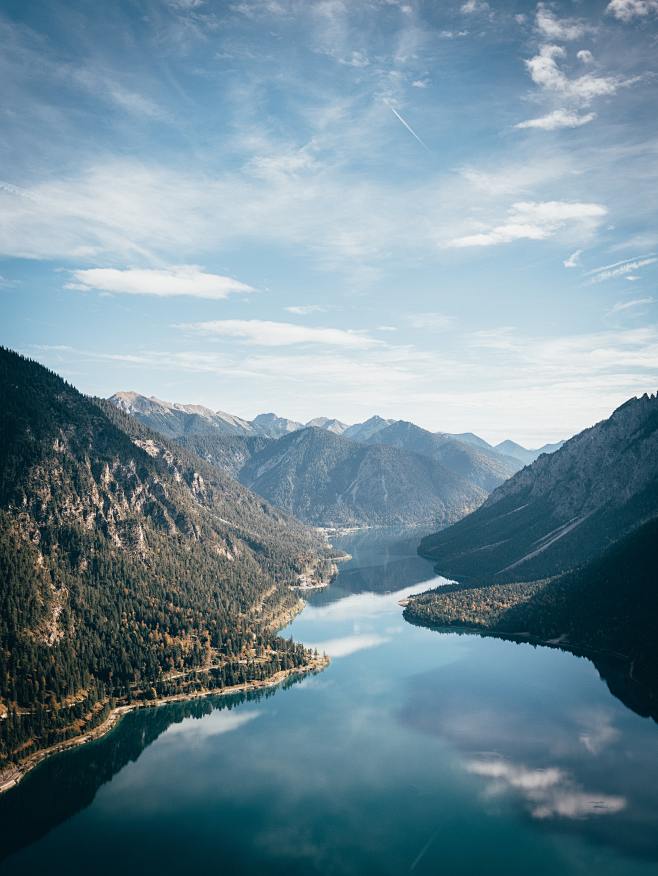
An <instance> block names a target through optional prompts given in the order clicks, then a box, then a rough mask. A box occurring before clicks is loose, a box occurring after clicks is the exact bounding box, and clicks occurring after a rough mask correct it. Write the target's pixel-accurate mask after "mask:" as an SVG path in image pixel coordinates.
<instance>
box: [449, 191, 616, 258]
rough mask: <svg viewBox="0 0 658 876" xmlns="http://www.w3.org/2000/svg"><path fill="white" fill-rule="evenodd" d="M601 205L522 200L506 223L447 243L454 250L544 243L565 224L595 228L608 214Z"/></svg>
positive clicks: (513, 208) (514, 207) (510, 212)
mask: <svg viewBox="0 0 658 876" xmlns="http://www.w3.org/2000/svg"><path fill="white" fill-rule="evenodd" d="M606 213H607V210H606V208H605V207H604V206H602V205H601V204H588V203H580V202H571V201H544V202H533V201H527V202H522V201H519V202H518V203H516V204H513V205H512V207H511V209H510V211H509V213H508V216H507V218H506V220H505V222H503V223H501V224H500V225H495V226H493V227H492V228H487V229H484V230H482V231H479V232H478V233H476V234H467V235H464V236H462V237H456V238H454V239H453V240H451V241H450V242H449V243H448V246H451V247H458V248H461V247H470V246H495V245H497V244H501V243H512V242H513V241H515V240H545V239H546V238H547V237H552V236H553V235H554V234H556V233H557V232H558V231H559V230H560V229H561V228H563V227H564V226H565V225H566V224H570V223H580V224H581V225H583V226H589V227H592V225H596V224H598V222H600V221H601V220H602V219H603V217H604V216H605V215H606Z"/></svg>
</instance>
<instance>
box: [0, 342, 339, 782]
mask: <svg viewBox="0 0 658 876" xmlns="http://www.w3.org/2000/svg"><path fill="white" fill-rule="evenodd" d="M0 387H1V389H2V398H3V417H2V421H1V424H0V654H2V667H3V672H2V673H0V703H2V705H3V708H4V709H6V710H7V717H6V718H5V719H4V720H2V721H0V766H1V765H2V761H3V760H8V759H11V758H12V757H17V756H18V752H20V753H21V754H20V756H25V755H26V754H29V753H30V751H34V750H35V748H44V747H47V745H49V744H52V743H53V742H57V741H60V740H61V739H63V738H66V736H70V735H77V734H78V733H80V732H81V730H83V729H85V728H88V727H90V726H93V725H94V724H96V723H100V722H101V720H102V719H103V717H104V716H106V715H107V709H109V708H110V698H112V697H118V698H123V700H124V701H125V699H126V698H134V699H140V698H143V697H145V696H146V697H148V696H150V697H154V696H157V695H160V694H166V693H170V692H179V691H183V692H184V691H187V690H190V689H192V690H194V689H195V687H194V685H197V686H201V687H203V686H204V685H206V686H211V687H219V686H221V685H222V684H226V683H234V682H235V680H238V681H239V680H241V679H242V677H243V676H244V677H245V680H246V679H247V678H256V679H257V678H265V677H268V676H269V674H271V673H272V672H274V671H278V669H280V668H282V667H283V668H286V667H287V666H291V665H298V664H297V663H296V662H295V661H301V660H303V657H302V653H303V649H300V647H299V646H292V645H291V646H290V647H289V646H288V645H287V644H286V643H283V642H281V640H279V639H276V637H274V636H273V635H272V634H271V633H269V632H268V631H267V625H268V623H269V620H270V619H271V618H272V617H274V616H276V615H277V613H279V614H280V613H281V611H283V610H286V609H288V608H290V607H291V606H293V605H294V604H296V601H297V597H296V596H295V595H294V593H293V592H292V591H291V589H290V586H289V585H294V584H295V583H296V582H297V580H298V577H299V575H300V574H303V573H306V572H307V571H308V569H309V566H311V565H317V567H318V570H319V571H320V572H321V571H322V570H323V569H325V568H326V569H328V568H329V567H330V562H329V561H328V560H327V559H326V558H325V555H324V549H323V546H322V543H321V541H320V540H319V539H318V537H317V535H316V534H314V533H312V532H310V531H309V530H307V529H306V528H305V527H303V526H302V525H301V524H299V523H298V522H297V521H295V520H292V519H291V518H289V517H286V515H284V514H283V513H282V512H280V511H277V510H275V509H274V508H272V507H271V506H270V505H268V504H267V503H266V502H265V501H264V500H263V499H262V498H260V497H257V496H255V495H253V494H252V493H250V492H249V491H248V490H247V489H245V487H243V486H242V485H241V484H239V483H237V482H236V481H234V480H233V479H231V478H230V477H228V476H227V475H226V474H224V473H223V472H222V471H220V470H219V469H218V468H217V467H215V466H211V465H208V464H207V463H206V462H204V461H203V460H201V459H199V458H198V457H197V456H194V455H192V454H190V453H189V452H187V451H186V450H185V449H183V448H182V447H180V446H178V445H176V444H174V443H170V442H169V441H168V440H167V439H165V438H163V437H162V436H161V435H159V434H157V433H156V432H152V431H150V430H148V429H146V428H145V427H143V426H142V425H141V424H140V423H139V422H138V421H137V420H136V419H135V418H134V417H129V416H127V415H126V414H124V413H122V412H121V411H120V410H118V409H117V407H116V406H115V405H112V404H110V403H108V402H106V401H94V400H92V399H89V398H86V397H85V396H83V395H81V394H80V393H79V392H77V391H76V390H75V389H73V388H72V387H71V386H70V385H68V384H66V383H65V382H64V381H63V380H61V379H60V378H59V377H57V376H56V375H55V374H53V373H52V372H50V371H47V370H46V369H45V368H43V367H41V366H40V365H37V364H36V363H34V362H30V361H29V360H27V359H24V358H23V357H21V356H18V355H17V354H15V353H12V352H10V351H8V350H4V349H0ZM195 415H196V414H195ZM199 416H204V415H203V414H199ZM240 659H242V660H243V662H242V663H240V662H239V661H240Z"/></svg>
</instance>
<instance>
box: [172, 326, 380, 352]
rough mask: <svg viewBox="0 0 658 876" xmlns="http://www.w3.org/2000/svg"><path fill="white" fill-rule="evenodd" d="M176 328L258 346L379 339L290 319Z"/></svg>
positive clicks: (364, 344)
mask: <svg viewBox="0 0 658 876" xmlns="http://www.w3.org/2000/svg"><path fill="white" fill-rule="evenodd" d="M179 328H183V329H186V330H187V331H194V332H198V333H200V334H203V335H218V336H221V337H227V338H236V339H237V340H240V341H244V342H245V343H247V344H254V345H255V346H260V347H288V346H293V345H296V344H319V345H322V346H331V347H351V348H353V349H357V350H365V349H368V348H370V347H376V346H378V345H380V344H381V343H382V342H381V341H378V340H376V339H375V338H371V337H369V335H367V334H365V333H364V332H357V331H352V330H350V329H348V330H344V329H335V328H315V327H310V326H303V325H295V324H293V323H290V322H271V321H269V320H263V319H224V320H214V321H210V322H193V323H184V324H183V325H181V326H179Z"/></svg>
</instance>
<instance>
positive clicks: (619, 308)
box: [608, 298, 655, 316]
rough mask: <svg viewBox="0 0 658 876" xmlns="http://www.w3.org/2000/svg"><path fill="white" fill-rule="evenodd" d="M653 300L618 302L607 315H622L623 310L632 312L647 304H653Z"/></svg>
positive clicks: (639, 299) (637, 299)
mask: <svg viewBox="0 0 658 876" xmlns="http://www.w3.org/2000/svg"><path fill="white" fill-rule="evenodd" d="M654 301H655V299H654V298H634V299H633V300H632V301H618V302H617V303H616V304H613V306H612V307H611V308H610V310H609V311H608V315H609V316H612V315H613V314H615V313H622V312H623V311H624V310H633V309H636V308H638V307H645V306H647V305H648V304H653V303H654Z"/></svg>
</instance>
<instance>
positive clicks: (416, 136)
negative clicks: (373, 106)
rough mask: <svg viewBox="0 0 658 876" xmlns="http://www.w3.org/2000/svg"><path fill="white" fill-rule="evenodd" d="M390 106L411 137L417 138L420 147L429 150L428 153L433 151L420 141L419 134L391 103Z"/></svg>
mask: <svg viewBox="0 0 658 876" xmlns="http://www.w3.org/2000/svg"><path fill="white" fill-rule="evenodd" d="M388 106H389V109H390V110H391V112H392V113H393V114H394V115H395V116H396V118H398V119H399V120H400V121H401V122H402V124H403V125H404V126H405V128H406V129H407V131H409V133H410V134H411V136H412V137H415V138H416V140H418V142H419V143H420V145H421V146H422V147H423V148H424V149H427V151H428V152H431V149H430V148H429V146H428V145H427V143H423V141H422V140H421V139H420V137H419V136H418V134H417V133H416V132H415V131H414V129H413V128H412V127H411V125H410V124H409V122H406V121H405V120H404V119H403V118H402V116H401V115H400V113H399V112H398V111H397V110H396V109H394V108H393V107H392V106H391V105H390V103H389V105H388Z"/></svg>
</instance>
